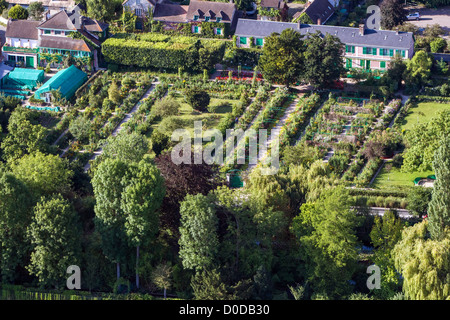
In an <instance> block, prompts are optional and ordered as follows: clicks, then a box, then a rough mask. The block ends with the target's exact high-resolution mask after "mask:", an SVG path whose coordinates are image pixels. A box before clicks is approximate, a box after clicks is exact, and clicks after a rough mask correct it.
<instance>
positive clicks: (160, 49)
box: [102, 34, 225, 72]
mask: <svg viewBox="0 0 450 320" xmlns="http://www.w3.org/2000/svg"><path fill="white" fill-rule="evenodd" d="M224 50H225V43H224V42H223V41H220V40H199V39H196V38H193V37H169V36H167V35H158V34H144V35H141V36H136V35H130V36H128V37H127V36H124V35H120V36H119V37H114V38H110V39H108V40H106V41H105V42H104V43H103V44H102V53H103V55H104V56H105V60H106V62H107V63H112V64H120V65H126V66H137V67H146V68H157V69H166V70H177V69H178V67H183V69H184V70H189V71H194V72H200V71H203V69H212V68H213V67H214V65H215V64H216V63H218V62H220V61H221V60H222V57H223V54H224Z"/></svg>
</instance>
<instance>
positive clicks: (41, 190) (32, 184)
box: [11, 152, 73, 199]
mask: <svg viewBox="0 0 450 320" xmlns="http://www.w3.org/2000/svg"><path fill="white" fill-rule="evenodd" d="M11 169H12V172H13V173H14V175H15V176H16V177H17V178H18V179H20V180H22V181H23V182H24V183H25V184H26V185H27V186H28V188H29V189H30V191H31V192H32V193H33V194H34V195H35V197H36V198H37V199H39V198H40V197H41V196H47V195H51V194H54V193H61V194H67V193H68V192H69V190H70V187H71V178H72V176H73V171H72V170H70V169H69V167H68V163H67V161H65V160H63V159H61V158H60V157H59V156H57V155H52V154H44V153H41V152H36V153H33V154H29V155H25V156H23V157H22V158H21V159H19V160H18V161H17V162H15V163H14V164H13V165H12V166H11Z"/></svg>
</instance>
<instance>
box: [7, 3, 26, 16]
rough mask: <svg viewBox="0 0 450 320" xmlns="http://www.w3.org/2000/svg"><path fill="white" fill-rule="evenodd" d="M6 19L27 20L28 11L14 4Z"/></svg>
mask: <svg viewBox="0 0 450 320" xmlns="http://www.w3.org/2000/svg"><path fill="white" fill-rule="evenodd" d="M8 18H11V19H19V20H26V19H28V11H27V9H25V8H24V7H22V6H21V5H20V4H16V5H15V6H14V7H12V8H11V9H10V10H9V12H8Z"/></svg>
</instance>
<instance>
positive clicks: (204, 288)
mask: <svg viewBox="0 0 450 320" xmlns="http://www.w3.org/2000/svg"><path fill="white" fill-rule="evenodd" d="M191 286H192V289H193V291H194V296H195V299H196V300H229V299H230V296H229V295H228V292H227V289H226V287H225V284H224V283H223V282H222V280H221V276H220V272H218V271H217V270H215V269H214V270H212V271H209V270H202V271H199V272H197V273H196V274H195V276H194V277H192V280H191Z"/></svg>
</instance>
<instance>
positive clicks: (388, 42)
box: [235, 19, 414, 71]
mask: <svg viewBox="0 0 450 320" xmlns="http://www.w3.org/2000/svg"><path fill="white" fill-rule="evenodd" d="M288 28H291V29H294V30H296V31H298V32H299V33H300V34H303V35H307V34H309V33H316V32H317V31H318V32H320V34H322V35H326V34H331V35H334V36H336V37H338V38H339V39H340V40H341V42H342V43H343V44H344V45H345V52H344V57H343V63H345V66H346V68H347V69H350V68H362V69H365V70H380V71H383V70H386V69H387V68H388V66H389V62H390V60H391V58H392V57H393V56H394V55H396V54H398V55H400V56H401V57H402V58H404V59H411V58H412V57H413V55H414V37H413V34H412V32H398V31H390V30H373V29H366V28H365V25H364V24H362V25H360V26H359V28H350V27H337V26H326V25H309V24H300V23H289V22H276V21H263V20H249V19H239V21H238V23H237V27H236V32H235V35H236V36H237V37H236V39H237V40H236V41H237V46H239V47H249V46H250V42H249V41H250V38H252V39H254V43H255V44H256V45H257V46H263V45H264V38H265V37H268V36H270V35H271V34H272V33H274V32H276V33H281V32H282V31H283V30H285V29H288Z"/></svg>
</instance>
